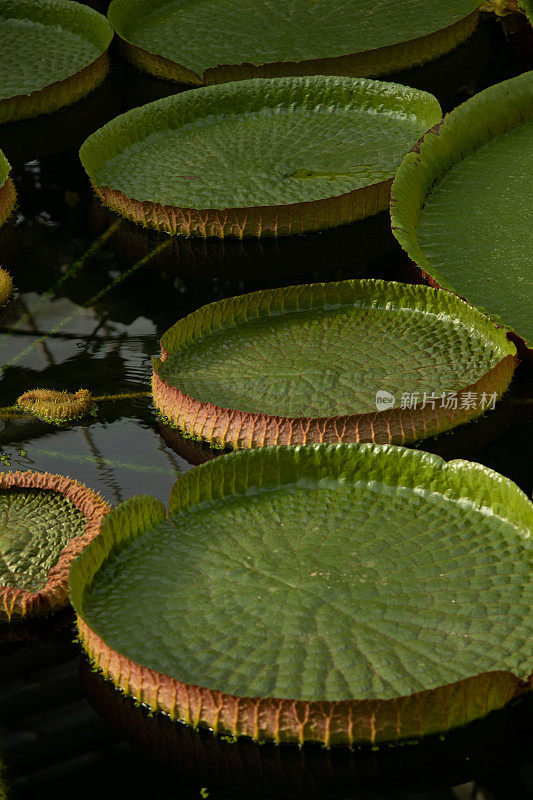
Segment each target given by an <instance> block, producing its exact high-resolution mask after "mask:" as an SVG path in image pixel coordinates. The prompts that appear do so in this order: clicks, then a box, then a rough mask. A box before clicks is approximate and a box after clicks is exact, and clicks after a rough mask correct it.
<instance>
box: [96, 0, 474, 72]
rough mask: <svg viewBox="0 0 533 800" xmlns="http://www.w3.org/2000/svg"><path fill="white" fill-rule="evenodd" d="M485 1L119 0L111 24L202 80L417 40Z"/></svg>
mask: <svg viewBox="0 0 533 800" xmlns="http://www.w3.org/2000/svg"><path fill="white" fill-rule="evenodd" d="M478 5H479V3H478V2H477V0H445V1H444V0H440V2H431V3H428V2H427V0H407V1H404V2H402V3H398V0H381V2H379V3H376V2H375V0H350V2H346V0H266V2H262V3H260V4H258V3H257V2H256V1H255V0H177V1H176V0H174V2H172V0H170V1H169V0H155V1H154V0H113V2H112V3H111V6H110V8H109V20H110V22H111V24H112V25H113V27H114V28H115V30H116V31H117V32H118V34H119V35H120V36H121V37H122V38H123V39H125V40H126V41H128V42H130V43H131V44H134V45H136V46H137V47H140V48H143V49H144V50H147V51H149V52H150V53H155V54H157V55H160V56H164V57H165V58H168V59H170V60H172V61H175V62H177V63H179V64H182V65H184V66H185V67H186V68H188V69H189V70H192V71H193V72H195V73H196V74H197V75H200V76H201V75H202V74H203V72H204V71H205V70H207V69H209V68H212V67H216V66H218V65H221V64H242V63H248V64H256V65H262V64H265V63H271V62H280V61H305V60H314V59H320V58H329V57H335V56H342V55H349V54H352V53H361V52H365V51H369V50H374V49H377V48H381V47H388V46H390V45H394V44H398V43H400V42H406V41H410V40H412V39H417V38H419V37H423V36H426V35H428V34H431V33H433V32H435V31H439V30H441V29H443V28H446V27H448V26H450V25H452V24H453V23H455V22H457V21H458V20H460V19H462V18H464V17H466V16H467V15H468V14H470V13H471V12H472V11H474V9H475V8H476V7H477V6H478Z"/></svg>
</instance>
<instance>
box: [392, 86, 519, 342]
mask: <svg viewBox="0 0 533 800" xmlns="http://www.w3.org/2000/svg"><path fill="white" fill-rule="evenodd" d="M532 143H533V72H527V73H524V74H523V75H520V76H518V77H517V78H512V79H511V80H508V81H504V82H503V83H500V84H497V85H495V86H491V87H490V88H489V89H485V91H483V92H481V93H480V94H478V95H476V96H475V97H473V98H472V99H471V100H468V101H467V102H466V103H464V104H463V105H462V106H459V108H457V109H455V110H454V111H452V112H451V114H449V115H448V116H447V117H445V119H444V122H443V124H442V125H440V126H439V127H438V128H436V129H435V130H434V131H430V132H428V133H427V135H426V136H425V137H424V139H423V141H422V143H421V144H420V147H419V148H418V147H415V148H414V150H413V152H411V153H409V154H408V155H407V156H406V157H405V159H404V161H403V163H402V165H401V167H400V169H399V170H398V174H397V176H396V178H395V181H394V184H393V189H392V199H391V218H392V226H393V232H394V234H395V236H396V238H397V239H398V241H399V242H400V244H401V245H402V247H403V248H404V249H405V250H406V251H407V253H408V254H409V256H410V257H411V258H412V259H413V261H414V262H415V263H416V264H417V265H418V266H419V268H420V270H421V271H422V272H423V273H424V274H425V275H426V276H429V277H430V278H431V279H432V280H433V282H434V283H435V284H437V285H439V286H443V287H445V288H446V289H449V290H451V291H454V292H456V293H457V294H459V295H461V296H462V297H465V298H466V299H467V300H468V301H469V302H471V303H475V304H476V305H477V306H478V307H479V308H481V309H483V310H484V311H486V312H487V313H488V314H490V316H491V317H492V318H494V319H495V320H497V321H499V322H503V323H505V325H506V326H507V327H508V328H510V329H512V330H513V331H514V332H515V333H517V334H518V335H519V336H521V337H523V339H525V340H526V342H527V343H528V344H529V346H530V347H531V346H533V314H532V313H531V309H532V306H533V272H532V261H531V253H532V251H533V177H532V176H533V147H532Z"/></svg>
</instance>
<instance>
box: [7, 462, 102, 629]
mask: <svg viewBox="0 0 533 800" xmlns="http://www.w3.org/2000/svg"><path fill="white" fill-rule="evenodd" d="M107 510H108V506H107V504H106V503H105V502H104V501H103V500H102V498H101V497H100V496H99V495H97V494H95V493H94V492H92V491H91V490H90V489H87V487H86V486H84V485H83V484H80V483H78V482H76V481H73V480H70V479H69V478H65V477H63V476H61V475H49V474H48V473H40V472H10V473H0V620H2V621H4V620H5V619H7V620H10V619H12V618H16V617H26V616H32V615H38V614H45V613H49V612H51V611H56V610H57V609H59V608H63V607H64V606H65V605H67V604H68V567H69V565H70V562H71V561H72V559H73V558H74V557H75V555H77V553H78V552H79V551H80V550H81V549H82V548H83V547H84V546H85V545H86V544H87V542H89V541H90V539H91V538H92V537H93V536H94V535H95V534H96V533H97V532H98V528H99V523H100V521H101V518H102V516H103V514H104V513H105V512H106V511H107Z"/></svg>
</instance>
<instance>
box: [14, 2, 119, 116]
mask: <svg viewBox="0 0 533 800" xmlns="http://www.w3.org/2000/svg"><path fill="white" fill-rule="evenodd" d="M112 38H113V31H112V29H111V27H110V25H109V23H108V21H107V20H106V18H105V17H104V16H103V15H102V14H98V13H97V12H96V11H93V10H92V9H91V8H88V7H87V6H85V5H81V4H80V3H75V2H72V0H0V40H1V42H2V47H1V48H0V123H1V122H9V121H12V120H19V119H25V118H28V117H35V116H37V115H38V114H43V113H47V112H50V111H56V110H57V109H59V108H62V107H63V106H67V105H70V104H71V103H74V102H75V101H76V100H79V99H80V98H82V97H84V96H85V95H87V94H88V93H89V92H90V91H91V90H92V89H94V88H95V87H96V86H98V84H99V83H101V82H102V81H103V79H104V78H105V76H106V74H107V71H108V69H109V59H108V55H107V48H108V47H109V44H110V43H111V39H112Z"/></svg>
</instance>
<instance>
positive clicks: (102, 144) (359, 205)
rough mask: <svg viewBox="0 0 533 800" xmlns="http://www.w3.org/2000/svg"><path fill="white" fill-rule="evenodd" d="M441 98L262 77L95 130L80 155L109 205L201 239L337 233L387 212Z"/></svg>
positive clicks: (395, 88)
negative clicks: (395, 182) (396, 182)
mask: <svg viewBox="0 0 533 800" xmlns="http://www.w3.org/2000/svg"><path fill="white" fill-rule="evenodd" d="M440 117H441V110H440V106H439V104H438V102H437V100H436V99H435V98H434V97H433V96H432V95H430V94H427V93H426V92H420V91H417V90H415V89H410V88H408V87H405V86H400V85H398V84H393V83H382V82H380V81H370V80H366V79H356V78H335V77H325V76H315V77H309V78H276V79H264V80H261V79H255V80H249V81H240V82H237V83H231V84H225V85H224V86H209V87H205V88H202V89H196V90H194V91H192V92H185V93H183V94H179V95H174V96H172V97H167V98H164V99H163V100H157V101H156V102H154V103H148V104H147V105H145V106H142V107H141V108H135V109H132V110H131V111H129V112H127V113H126V114H123V115H121V116H119V117H117V118H115V119H114V120H112V121H111V122H109V123H108V124H107V125H104V127H103V128H101V129H100V130H99V131H96V132H95V133H94V134H92V135H91V136H90V137H89V138H88V139H87V141H86V142H85V143H84V144H83V145H82V147H81V150H80V158H81V160H82V163H83V165H84V167H85V169H86V170H87V172H88V174H89V176H90V178H91V180H92V182H93V184H94V186H95V188H96V191H97V192H98V194H99V196H100V197H101V199H102V200H103V202H104V203H105V204H106V205H108V206H109V207H110V208H112V209H113V210H115V211H118V212H119V213H121V214H123V215H124V216H126V217H128V218H129V219H132V220H134V221H135V222H138V223H141V224H143V225H145V226H148V227H154V228H159V229H162V230H166V231H168V232H170V233H180V234H187V235H195V236H218V237H224V236H227V235H232V236H237V237H239V238H242V237H243V236H277V235H280V234H289V233H303V232H305V231H309V230H321V229H324V228H331V227H334V226H337V225H341V224H343V223H348V222H353V221H354V220H357V219H361V218H364V217H368V216H371V215H373V214H376V213H377V212H378V211H381V210H383V209H384V208H386V207H387V205H388V198H389V189H390V184H391V181H392V177H393V175H394V173H395V171H396V168H397V166H398V165H399V163H400V162H401V160H402V158H403V156H404V155H405V153H406V152H407V151H408V150H409V149H410V148H411V147H412V146H413V144H414V143H415V142H416V141H417V139H418V138H419V137H420V136H421V134H422V133H424V132H425V131H426V130H427V129H428V128H429V127H430V126H431V125H433V124H435V123H436V122H437V121H438V120H439V119H440Z"/></svg>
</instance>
